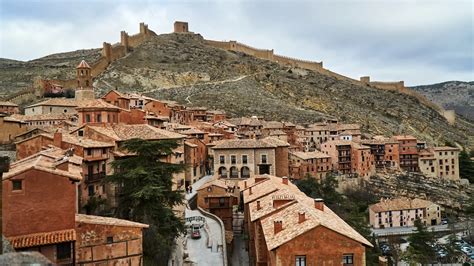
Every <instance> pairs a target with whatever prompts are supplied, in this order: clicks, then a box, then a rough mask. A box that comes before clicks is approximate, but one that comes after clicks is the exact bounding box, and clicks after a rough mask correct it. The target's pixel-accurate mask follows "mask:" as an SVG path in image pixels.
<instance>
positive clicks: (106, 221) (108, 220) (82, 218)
mask: <svg viewBox="0 0 474 266" xmlns="http://www.w3.org/2000/svg"><path fill="white" fill-rule="evenodd" d="M76 223H86V224H103V225H113V226H126V227H139V228H148V227H149V225H147V224H142V223H137V222H132V221H128V220H123V219H117V218H112V217H103V216H95V215H86V214H76Z"/></svg>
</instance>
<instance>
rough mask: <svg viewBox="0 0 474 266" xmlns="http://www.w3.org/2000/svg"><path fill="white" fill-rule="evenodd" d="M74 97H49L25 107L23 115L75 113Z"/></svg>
mask: <svg viewBox="0 0 474 266" xmlns="http://www.w3.org/2000/svg"><path fill="white" fill-rule="evenodd" d="M76 107H77V103H76V100H75V99H68V98H51V99H48V100H46V101H42V102H39V103H35V104H32V105H29V106H27V107H25V115H46V114H76V113H77V111H76Z"/></svg>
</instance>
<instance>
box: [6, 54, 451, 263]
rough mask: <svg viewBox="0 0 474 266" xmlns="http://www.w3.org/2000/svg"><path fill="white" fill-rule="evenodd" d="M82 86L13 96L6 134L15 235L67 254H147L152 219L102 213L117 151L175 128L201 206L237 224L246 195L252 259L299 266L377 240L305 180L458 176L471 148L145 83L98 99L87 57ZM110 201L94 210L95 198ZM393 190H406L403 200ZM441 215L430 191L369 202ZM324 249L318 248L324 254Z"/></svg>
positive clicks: (398, 215) (401, 218)
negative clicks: (212, 101) (163, 94)
mask: <svg viewBox="0 0 474 266" xmlns="http://www.w3.org/2000/svg"><path fill="white" fill-rule="evenodd" d="M76 72H77V89H76V91H75V98H50V99H47V100H45V101H42V102H39V103H35V104H32V105H30V106H27V107H25V108H24V114H20V110H19V107H18V106H17V105H15V104H13V103H10V102H0V112H1V113H2V115H1V116H0V128H1V130H0V142H1V143H3V144H5V143H10V144H11V143H14V144H15V146H16V161H15V162H13V163H12V164H11V165H10V170H9V171H8V172H7V173H5V174H4V176H3V180H2V182H3V195H2V199H3V230H4V232H3V233H4V236H5V237H6V238H7V239H8V240H9V241H10V242H11V244H12V246H13V247H14V248H15V249H18V250H36V251H39V252H41V253H43V254H44V255H45V256H46V257H47V258H48V259H50V260H51V261H52V262H54V263H71V262H76V263H77V264H89V263H98V262H109V263H129V264H130V263H132V264H133V265H138V264H135V263H133V262H134V261H141V259H142V253H143V252H142V230H143V229H144V228H147V227H148V225H145V224H140V223H135V222H131V221H125V220H120V219H115V218H106V217H101V216H96V215H95V214H97V212H100V211H101V208H104V209H113V208H114V207H116V204H117V201H116V192H117V188H116V187H114V185H112V184H109V183H105V182H103V180H104V178H105V177H106V176H107V175H110V174H111V173H113V171H114V169H113V168H112V167H111V162H113V161H115V160H120V159H121V158H124V157H129V156H133V154H129V153H127V151H125V150H123V149H122V145H123V143H124V142H125V141H127V140H130V139H133V138H141V139H144V140H150V141H154V140H175V141H177V143H179V146H178V148H176V149H175V150H174V152H173V154H172V155H169V156H163V158H162V160H163V161H166V162H171V163H179V164H185V165H187V168H186V171H185V172H183V173H181V174H175V175H174V177H173V187H174V189H176V190H182V191H184V190H185V189H186V188H187V187H188V186H190V185H192V184H194V183H195V182H196V181H198V180H200V179H201V178H202V177H204V176H207V175H213V176H214V180H212V181H211V182H209V183H206V184H205V185H204V186H202V187H201V188H200V189H199V190H198V192H197V194H198V205H199V206H200V207H202V208H203V209H206V210H209V211H210V212H212V213H214V214H215V215H217V216H218V217H219V218H221V219H222V221H223V223H224V226H225V229H226V231H232V223H233V222H232V218H233V213H232V212H233V206H235V205H239V204H240V205H242V206H243V210H244V225H245V226H244V230H245V231H246V232H248V235H249V239H248V245H249V253H250V259H251V262H252V263H253V264H258V265H263V264H265V265H266V264H269V265H276V262H277V261H279V262H281V263H283V264H282V265H290V264H291V263H294V261H297V262H298V261H300V262H301V264H298V265H305V263H306V261H313V260H314V259H315V258H318V259H319V260H321V261H325V260H326V259H327V261H328V262H329V261H331V259H334V256H336V257H337V259H338V260H337V261H340V260H342V261H344V264H345V265H364V263H365V262H364V260H365V255H364V254H365V247H371V246H372V245H371V244H370V242H369V241H367V240H366V239H364V238H363V237H362V236H361V235H360V234H358V233H357V232H356V231H355V230H354V229H353V228H351V227H350V226H349V225H348V224H346V223H345V222H344V221H343V220H342V219H341V218H340V217H338V216H337V215H336V214H335V213H334V212H332V211H331V210H330V209H329V208H328V207H327V206H326V205H324V202H323V199H311V198H309V197H307V196H305V195H304V194H303V193H302V192H300V191H299V190H298V188H297V187H296V186H295V185H293V183H292V181H294V180H298V179H302V178H305V177H307V176H308V177H312V178H316V179H318V180H321V179H324V178H325V177H326V176H328V175H333V174H334V175H343V176H346V177H349V178H361V179H368V178H370V176H372V175H374V174H375V173H377V172H378V171H408V172H420V173H422V174H424V175H426V176H429V177H432V178H439V179H446V180H454V181H456V180H459V163H458V155H459V149H458V148H452V147H428V146H427V145H426V143H425V142H423V141H422V140H418V139H416V138H415V137H413V136H409V135H398V136H369V135H367V134H364V133H362V132H361V127H360V125H357V124H344V123H341V122H340V121H337V120H327V121H324V122H320V123H314V124H309V125H297V124H293V123H291V122H286V121H284V122H280V121H265V120H263V119H261V118H259V117H256V116H252V117H240V118H229V117H227V116H226V114H225V113H224V112H222V111H218V110H208V109H206V108H202V107H186V106H184V105H181V104H179V103H177V102H173V101H166V100H158V99H154V98H150V97H147V96H144V95H141V94H138V93H129V92H120V91H118V90H111V91H109V92H107V93H106V94H105V95H103V96H101V97H100V98H96V97H95V92H94V89H93V87H92V76H91V69H90V66H89V65H88V64H87V63H86V62H85V61H82V62H80V64H79V65H78V66H77V69H76ZM97 199H101V200H103V201H105V203H104V205H102V206H99V207H98V208H97V209H91V204H90V203H91V201H93V200H97ZM392 201H393V202H392ZM416 217H422V218H423V219H425V223H428V224H437V223H439V220H440V210H439V206H437V205H435V204H432V203H430V202H427V201H424V200H420V199H394V200H388V199H387V200H382V201H381V202H380V203H379V204H377V205H374V206H371V207H370V217H369V218H370V222H371V224H372V225H373V226H374V227H375V228H383V227H395V226H410V225H413V218H416ZM315 251H317V252H315Z"/></svg>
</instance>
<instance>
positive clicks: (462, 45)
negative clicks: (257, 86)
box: [0, 0, 474, 86]
mask: <svg viewBox="0 0 474 266" xmlns="http://www.w3.org/2000/svg"><path fill="white" fill-rule="evenodd" d="M0 3H1V4H0V45H1V46H0V58H9V59H16V60H23V61H27V60H32V59H35V58H39V57H42V56H46V55H49V54H53V53H60V52H67V51H73V50H78V49H88V48H99V47H101V46H102V42H104V41H107V42H110V43H115V42H119V41H120V31H121V30H126V31H127V32H128V33H129V34H134V33H137V32H138V29H139V28H138V27H139V26H138V25H139V23H140V22H145V23H147V24H148V25H149V28H150V29H151V30H153V31H155V32H156V33H169V32H171V31H172V30H173V22H174V21H176V20H180V21H187V22H189V29H190V31H193V32H196V33H200V34H201V35H202V36H203V37H205V38H206V39H213V40H237V41H239V42H241V43H245V44H248V45H250V46H253V47H257V48H262V49H274V51H275V53H277V54H280V55H285V56H290V57H295V58H301V59H305V60H312V61H318V62H319V61H323V65H324V67H325V68H327V69H329V70H331V71H334V72H337V73H340V74H343V75H346V76H349V77H353V78H356V79H358V78H359V77H360V76H370V77H371V80H377V81H398V80H404V81H405V85H408V86H412V85H422V84H432V83H437V82H443V81H449V80H462V81H472V80H474V1H471V0H445V1H441V0H437V1H435V0H324V1H322V0H321V1H319V0H314V1H309V0H284V1H282V0H271V1H270V0H261V1H259V0H221V1H218V0H215V1H203V0H186V1H182V0H172V1H157V0H148V1H146V0H138V1H132V0H127V1H126V0H101V1H93V0H73V1H68V0H11V1H7V0H0Z"/></svg>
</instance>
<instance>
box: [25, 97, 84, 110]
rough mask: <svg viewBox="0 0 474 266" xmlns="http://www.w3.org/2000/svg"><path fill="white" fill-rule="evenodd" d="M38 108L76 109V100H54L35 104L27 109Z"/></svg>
mask: <svg viewBox="0 0 474 266" xmlns="http://www.w3.org/2000/svg"><path fill="white" fill-rule="evenodd" d="M36 106H66V107H76V106H77V102H76V99H73V98H52V99H48V100H46V101H42V102H39V103H35V104H32V105H29V106H27V107H26V108H30V107H36Z"/></svg>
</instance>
